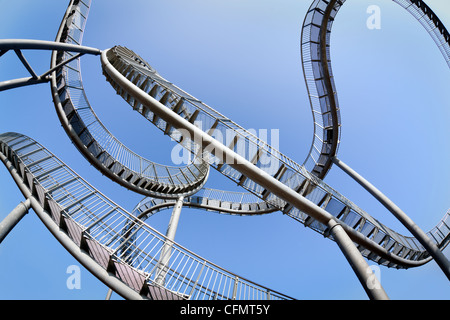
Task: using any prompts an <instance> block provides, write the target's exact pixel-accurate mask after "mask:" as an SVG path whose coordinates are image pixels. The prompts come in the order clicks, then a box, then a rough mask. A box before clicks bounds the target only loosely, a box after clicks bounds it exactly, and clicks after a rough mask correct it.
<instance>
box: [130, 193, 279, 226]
mask: <svg viewBox="0 0 450 320" xmlns="http://www.w3.org/2000/svg"><path fill="white" fill-rule="evenodd" d="M175 204H176V200H172V199H154V198H148V197H146V198H144V199H143V200H142V201H141V202H139V203H138V204H137V205H136V207H135V208H134V209H133V212H132V213H133V215H134V216H136V217H138V218H139V219H142V220H145V219H147V218H149V217H150V216H152V215H153V214H155V213H157V212H159V211H161V210H164V209H167V208H171V207H174V206H175ZM183 207H188V208H197V209H203V210H206V211H211V212H217V213H221V214H230V215H239V216H244V215H246V216H247V215H248V216H253V215H262V214H268V213H272V212H275V211H278V208H274V207H272V206H270V205H269V204H267V203H266V202H265V201H261V200H260V199H259V198H258V197H256V196H255V195H253V194H251V193H247V192H231V191H224V190H216V189H210V188H203V189H201V190H200V191H199V192H198V193H196V194H195V195H192V196H189V197H185V198H184V199H183Z"/></svg>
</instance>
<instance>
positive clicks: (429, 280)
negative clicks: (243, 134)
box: [0, 0, 450, 299]
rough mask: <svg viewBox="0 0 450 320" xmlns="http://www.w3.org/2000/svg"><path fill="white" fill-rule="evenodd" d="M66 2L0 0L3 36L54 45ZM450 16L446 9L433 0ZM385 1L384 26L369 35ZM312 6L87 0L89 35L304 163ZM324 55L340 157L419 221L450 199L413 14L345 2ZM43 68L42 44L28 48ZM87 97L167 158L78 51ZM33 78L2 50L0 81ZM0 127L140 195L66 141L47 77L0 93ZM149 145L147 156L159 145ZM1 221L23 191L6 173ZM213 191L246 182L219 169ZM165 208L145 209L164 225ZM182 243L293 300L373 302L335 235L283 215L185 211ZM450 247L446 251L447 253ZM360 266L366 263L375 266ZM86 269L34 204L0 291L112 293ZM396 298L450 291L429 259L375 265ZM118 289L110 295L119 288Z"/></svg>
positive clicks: (437, 80) (4, 257)
mask: <svg viewBox="0 0 450 320" xmlns="http://www.w3.org/2000/svg"><path fill="white" fill-rule="evenodd" d="M67 3H68V1H57V2H56V1H53V0H40V1H31V0H15V1H6V0H0V8H1V10H0V38H24V39H42V40H53V39H54V38H55V35H56V32H57V29H58V27H59V24H60V21H61V19H62V16H63V14H64V12H65V10H66V7H67ZM427 3H428V4H429V6H430V7H431V8H432V9H433V10H434V11H435V12H436V14H437V15H438V16H439V17H440V19H441V20H442V21H443V22H444V24H445V25H446V26H447V27H448V28H449V27H450V4H449V3H448V2H447V1H443V0H428V1H427ZM370 5H378V6H379V7H380V10H381V29H379V30H369V29H368V28H367V27H366V20H367V19H368V17H369V14H367V13H366V9H367V7H369V6H370ZM309 6H310V1H293V0H281V1H261V0H260V1H256V0H245V1H242V0H227V1H222V0H220V1H219V0H217V1H207V0H192V1H181V0H178V1H177V0H165V1H163V0H151V1H148V0H140V1H135V0H133V1H130V2H127V6H124V5H123V1H118V0H109V1H105V0H103V1H93V4H92V8H91V12H90V16H89V19H88V24H87V28H86V33H85V36H84V44H85V45H88V46H92V47H97V48H99V49H106V48H109V47H112V46H114V45H123V46H127V47H129V48H130V49H132V50H134V51H135V52H137V53H138V54H139V55H141V56H142V57H143V58H144V59H146V60H147V61H148V62H149V63H150V64H151V65H152V66H153V67H155V69H156V70H158V71H159V73H160V74H161V75H162V76H163V77H165V78H166V79H168V80H170V81H172V82H174V83H175V84H176V85H177V86H179V87H181V88H182V89H184V90H185V91H187V92H189V93H190V94H192V95H193V96H195V97H197V98H198V99H200V100H202V101H204V102H205V103H207V104H208V105H210V106H212V107H213V108H215V109H217V110H218V111H219V112H221V113H223V114H225V115H226V116H228V117H229V118H231V119H233V120H234V121H235V122H237V123H238V124H240V125H242V126H243V127H246V128H252V129H256V130H257V129H269V130H270V129H279V130H280V150H281V152H283V153H285V154H286V155H288V156H289V157H291V158H292V159H294V160H296V161H297V162H299V163H303V161H304V159H305V158H306V155H307V153H308V151H309V148H310V145H311V141H312V129H313V126H312V117H311V111H310V107H309V100H308V97H307V92H306V86H305V83H304V80H303V74H302V67H301V57H300V46H299V42H300V33H301V25H302V22H303V18H304V15H305V13H306V11H307V9H308V8H309ZM331 41H332V47H331V54H332V66H333V73H334V75H335V82H336V87H337V90H338V97H339V102H340V105H341V116H342V124H343V128H342V141H341V146H340V149H339V154H338V155H339V157H340V158H341V159H342V160H343V161H344V162H346V163H347V164H349V165H350V166H352V167H353V168H354V169H355V170H357V171H358V172H359V173H361V174H362V175H363V176H365V177H366V178H367V179H368V180H369V181H371V182H372V183H373V184H374V185H375V186H377V187H378V188H379V189H381V190H382V191H383V192H384V193H385V194H386V195H388V196H389V197H390V198H391V199H392V200H393V201H394V202H395V203H396V204H397V205H398V206H399V207H400V208H402V209H403V211H405V212H406V213H407V214H408V215H409V216H410V217H411V218H412V219H413V220H414V221H415V222H416V223H417V224H418V225H419V226H420V227H422V229H423V230H425V231H428V230H429V229H431V228H432V227H433V226H434V225H435V224H436V223H437V222H438V221H439V220H440V219H441V217H442V216H443V215H444V213H445V212H446V211H447V209H448V208H449V207H450V203H449V201H448V199H450V188H448V185H447V183H446V182H445V181H449V179H450V170H449V169H448V166H446V165H445V163H446V160H447V159H449V158H450V148H449V144H448V141H447V139H446V137H448V136H449V133H450V128H449V127H448V119H449V118H450V114H449V113H450V101H449V99H448V84H449V83H450V73H449V70H448V66H447V64H446V63H445V61H444V59H443V58H442V56H441V53H440V52H439V50H438V49H437V47H436V46H435V44H434V42H433V41H432V40H431V38H430V37H429V36H428V34H427V33H426V32H425V30H424V29H423V28H422V27H421V25H420V24H419V23H418V22H417V21H416V20H415V19H414V18H413V17H412V16H410V15H409V14H408V13H407V12H406V11H404V10H403V9H402V8H401V7H399V6H398V5H396V4H395V3H392V1H388V0H359V1H347V2H346V5H345V6H344V8H343V9H341V12H340V13H339V15H338V16H337V19H336V21H335V24H334V28H333V33H332V40H331ZM25 55H26V57H27V59H28V60H29V61H30V62H31V64H32V65H33V66H35V68H36V69H37V70H38V71H42V72H43V71H46V68H47V67H48V66H49V64H50V58H49V54H48V53H46V52H44V53H43V52H25ZM82 72H83V81H84V86H85V89H86V92H87V95H88V98H89V100H90V102H91V104H92V106H93V108H94V110H95V112H96V113H97V114H98V116H99V118H100V119H101V120H102V122H104V124H105V125H106V126H107V127H108V129H109V130H110V131H111V132H112V133H113V134H115V135H116V136H117V137H118V138H119V139H120V140H121V141H123V142H124V143H125V144H127V145H129V146H130V148H132V149H133V150H135V151H136V152H138V153H140V154H142V155H143V156H145V157H147V158H149V159H152V160H154V161H156V162H159V163H163V164H164V163H165V164H170V151H171V149H172V148H173V142H171V141H169V139H168V138H167V137H166V136H163V135H162V134H161V132H160V131H159V130H158V129H156V128H154V127H152V126H151V125H150V124H148V123H147V122H146V121H144V120H143V119H141V118H140V117H139V116H138V115H137V114H136V113H134V112H132V111H131V110H130V108H129V107H128V105H127V104H126V103H125V102H124V101H122V99H121V98H120V97H119V96H117V95H116V94H115V93H114V91H113V89H112V88H111V87H110V85H109V84H108V83H107V82H106V81H105V79H104V77H103V75H102V74H101V68H100V61H99V58H98V57H84V58H83V60H82ZM24 76H27V72H26V70H25V69H24V67H23V66H22V65H21V64H20V63H19V62H18V59H17V58H16V57H15V56H14V54H11V53H7V54H6V55H4V56H3V57H2V58H1V59H0V81H3V80H7V79H11V78H19V77H24ZM0 105H1V112H2V116H1V117H0V131H1V132H7V131H16V132H20V133H24V134H27V135H29V136H30V137H32V138H34V139H36V140H37V141H39V142H40V143H42V144H43V145H44V146H46V147H47V148H48V149H49V150H50V151H52V152H53V153H55V154H56V155H57V156H58V157H60V158H61V159H62V160H63V161H64V162H65V163H66V164H68V165H69V166H70V167H71V168H72V169H74V170H75V171H76V172H77V173H79V174H80V175H81V176H83V177H84V178H85V179H86V180H87V181H88V182H90V183H92V184H93V185H94V186H95V187H97V188H98V189H99V190H101V191H102V192H103V193H105V194H106V195H107V196H108V197H110V198H111V199H113V200H114V201H116V202H117V203H119V204H120V205H122V206H123V207H124V208H125V209H127V210H131V209H132V208H133V207H134V205H135V204H136V203H137V202H138V201H140V200H141V199H142V196H140V195H137V194H134V193H132V192H130V191H127V190H125V189H124V188H122V187H119V186H117V185H116V184H114V183H113V182H111V181H110V180H108V179H107V178H105V177H103V176H102V175H101V174H100V173H98V172H97V171H96V170H95V169H94V168H93V167H92V166H90V165H89V164H88V163H87V162H86V160H85V159H84V158H83V157H82V156H81V155H80V154H79V153H78V152H77V151H76V150H75V148H74V147H73V145H72V144H71V142H70V140H69V138H68V137H67V136H66V134H65V133H64V131H63V129H62V127H61V125H60V123H59V121H58V119H57V116H56V112H55V111H54V107H53V103H52V101H51V95H50V88H49V86H48V85H45V84H44V85H39V86H34V87H28V88H20V89H15V90H10V91H8V92H2V93H1V94H0ZM155 150H156V151H155ZM0 181H1V187H0V188H1V192H0V219H3V218H4V217H5V216H6V215H7V214H8V213H9V212H10V211H11V210H12V209H13V208H14V207H15V206H16V205H17V204H18V203H19V202H20V201H22V200H23V196H22V195H21V194H20V192H19V190H18V188H17V187H16V185H15V184H14V182H13V180H12V179H11V177H10V176H9V174H8V172H7V170H6V169H5V168H3V167H1V168H0ZM325 181H326V182H327V183H328V184H329V185H330V186H332V187H334V188H335V189H337V190H339V191H340V192H341V193H342V194H343V195H345V196H346V197H348V198H349V199H350V200H352V201H353V202H355V203H356V204H358V205H359V206H360V207H362V208H363V209H364V210H366V211H367V212H369V213H370V214H372V215H373V216H374V217H375V218H377V219H378V220H380V221H381V222H382V223H384V224H386V225H387V226H389V227H390V228H393V229H395V230H397V231H399V232H401V233H404V234H408V232H407V231H405V229H404V228H403V226H401V225H400V224H399V223H398V222H397V221H395V219H394V218H393V217H391V216H390V214H389V213H388V212H387V211H386V210H385V209H384V208H383V207H382V206H381V205H380V204H378V203H377V202H376V201H375V200H374V199H372V198H371V197H370V196H369V195H368V194H367V193H366V192H365V191H364V190H362V189H361V188H360V187H359V186H358V185H357V184H356V183H355V182H353V181H352V180H351V179H350V178H348V177H347V176H345V174H343V173H342V172H341V171H340V170H339V169H338V168H336V167H335V168H333V169H332V170H331V172H330V174H329V175H328V176H327V177H326V179H325ZM207 186H208V187H211V188H223V189H227V190H239V189H237V187H236V186H235V185H234V184H232V183H231V182H230V181H229V180H228V179H227V178H225V177H223V176H221V175H219V174H217V173H216V172H212V174H211V178H210V180H209V181H208V184H207ZM169 218H170V211H164V212H161V213H159V214H158V215H157V216H155V217H152V218H151V219H150V220H148V223H149V224H150V225H152V226H154V227H155V228H156V229H158V230H160V231H162V232H165V230H166V227H167V223H168V221H169ZM176 240H177V242H179V243H180V244H182V245H183V246H185V247H187V248H189V249H190V250H192V251H194V252H196V253H198V254H199V255H201V256H203V257H205V258H207V259H209V260H210V261H212V262H214V263H216V264H218V265H220V266H222V267H224V268H227V269H228V270H230V271H232V272H234V273H237V274H239V275H241V276H243V277H246V278H248V279H250V280H252V281H255V282H257V283H260V284H262V285H265V286H268V287H270V288H272V289H274V290H278V291H280V292H283V293H285V294H288V295H290V296H293V297H295V298H297V299H366V298H367V297H366V294H365V293H364V291H363V289H362V287H361V286H360V284H359V282H358V280H357V279H356V276H355V275H354V274H353V272H352V270H351V268H350V267H349V265H348V263H347V261H346V260H345V258H344V257H343V255H342V254H341V252H340V251H339V249H338V247H337V246H336V244H335V243H334V242H332V241H330V240H328V239H324V238H323V237H322V236H321V235H319V234H317V233H315V232H313V231H312V230H311V229H308V228H304V227H303V226H302V225H300V224H299V223H298V222H295V221H294V220H292V219H290V218H288V217H285V216H283V215H282V214H281V213H279V212H277V213H274V214H271V215H267V216H261V217H232V216H227V215H218V214H215V213H209V212H206V211H199V210H191V209H184V210H183V211H182V216H181V220H180V224H179V230H178V232H177V237H176ZM449 250H450V249H448V248H447V249H446V251H445V253H446V255H447V256H450V251H449ZM369 264H371V262H370V261H369ZM71 265H79V263H78V262H77V261H76V260H74V259H73V258H72V257H71V255H70V254H69V253H67V252H66V251H65V250H64V249H63V247H62V246H61V245H60V244H59V243H58V242H57V241H56V240H55V239H54V238H53V237H52V236H51V234H50V233H49V232H48V231H47V230H46V228H45V227H44V225H43V224H42V223H41V222H40V221H39V219H38V218H37V217H36V215H35V214H34V213H33V212H32V211H30V213H29V214H28V215H27V216H26V217H25V218H24V219H23V220H22V221H21V223H20V224H19V225H18V226H17V227H16V228H15V229H14V230H13V232H12V233H11V234H10V235H9V236H8V238H7V239H6V240H5V241H4V242H3V243H2V245H1V246H0V299H104V297H105V296H106V293H107V288H106V287H105V286H104V285H103V284H102V283H100V281H98V280H97V279H96V278H95V277H93V276H92V275H90V274H89V273H88V272H87V271H86V270H85V269H82V270H81V289H79V290H76V289H75V290H69V289H68V288H67V286H66V280H67V278H68V276H69V274H67V273H66V270H67V268H68V267H69V266H71ZM380 272H381V273H380V280H381V284H382V285H383V287H384V289H385V290H386V292H387V294H388V295H389V297H390V298H392V299H449V298H450V286H449V283H448V280H447V279H446V277H445V276H444V275H443V273H442V272H441V271H440V269H439V268H438V266H437V265H436V264H435V263H434V262H430V263H428V264H427V265H425V266H422V267H419V268H416V269H410V270H395V269H388V268H385V267H381V268H380ZM113 297H114V298H118V297H117V296H113Z"/></svg>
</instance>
